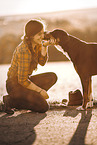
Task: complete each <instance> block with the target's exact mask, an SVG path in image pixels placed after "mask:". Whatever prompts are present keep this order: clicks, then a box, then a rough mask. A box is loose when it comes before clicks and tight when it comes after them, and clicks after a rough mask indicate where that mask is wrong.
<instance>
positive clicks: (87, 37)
mask: <svg viewBox="0 0 97 145" xmlns="http://www.w3.org/2000/svg"><path fill="white" fill-rule="evenodd" d="M95 10H96V9H95ZM86 12H87V14H86V18H85V17H84V12H83V14H82V13H74V14H72V13H70V15H69V16H68V13H67V14H65V12H64V13H62V15H60V16H59V17H56V18H55V17H54V18H53V16H52V14H51V15H50V17H47V16H43V15H42V16H41V19H42V20H43V21H44V22H45V24H46V30H48V31H52V30H53V29H55V28H60V29H63V30H65V31H67V32H68V33H69V34H71V35H74V36H76V37H78V38H80V39H82V40H84V41H87V42H97V19H96V17H95V19H94V15H93V18H92V16H90V17H89V11H86ZM91 12H92V13H93V14H95V16H96V13H95V11H90V14H91ZM71 14H72V15H71ZM80 14H82V16H81V15H80ZM56 15H57V13H56ZM75 15H76V17H74V16H75ZM87 16H88V17H87ZM36 18H37V17H36ZM88 18H89V19H88ZM29 19H33V17H32V15H30V17H29V16H24V17H23V16H21V17H20V18H18V16H17V17H15V16H14V17H13V18H11V20H10V17H4V18H3V17H2V18H0V64H5V63H10V62H11V58H12V54H13V51H14V50H15V48H16V46H17V45H18V44H19V43H20V42H21V36H22V35H23V33H24V26H25V24H26V22H27V21H28V20H29ZM48 51H49V61H64V60H66V61H67V60H68V59H67V58H66V56H64V55H63V54H62V53H61V52H59V51H57V49H55V47H54V46H50V47H49V50H48Z"/></svg>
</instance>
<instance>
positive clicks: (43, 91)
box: [40, 89, 49, 99]
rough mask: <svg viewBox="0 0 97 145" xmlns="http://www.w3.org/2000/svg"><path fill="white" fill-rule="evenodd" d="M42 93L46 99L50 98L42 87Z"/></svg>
mask: <svg viewBox="0 0 97 145" xmlns="http://www.w3.org/2000/svg"><path fill="white" fill-rule="evenodd" d="M40 95H41V96H43V97H44V99H48V98H49V96H48V94H47V92H46V91H45V90H44V89H41V91H40Z"/></svg>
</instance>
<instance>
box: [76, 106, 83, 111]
mask: <svg viewBox="0 0 97 145" xmlns="http://www.w3.org/2000/svg"><path fill="white" fill-rule="evenodd" d="M76 109H77V110H79V111H83V110H85V109H84V108H83V107H82V106H79V107H77V108H76Z"/></svg>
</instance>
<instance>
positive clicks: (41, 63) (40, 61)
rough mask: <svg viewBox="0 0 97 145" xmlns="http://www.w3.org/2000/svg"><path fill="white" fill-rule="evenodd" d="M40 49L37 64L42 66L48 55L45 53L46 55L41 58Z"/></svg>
mask: <svg viewBox="0 0 97 145" xmlns="http://www.w3.org/2000/svg"><path fill="white" fill-rule="evenodd" d="M41 48H42V47H41ZM41 48H40V51H39V58H38V62H39V64H40V65H42V66H44V65H45V63H46V62H47V60H48V54H47V53H46V55H45V56H43V55H42V54H41Z"/></svg>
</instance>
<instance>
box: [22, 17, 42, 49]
mask: <svg viewBox="0 0 97 145" xmlns="http://www.w3.org/2000/svg"><path fill="white" fill-rule="evenodd" d="M43 28H44V26H43V23H42V22H40V21H38V20H30V21H29V22H28V23H27V24H26V26H25V35H24V42H26V43H27V45H28V48H29V49H30V50H31V49H32V43H31V40H32V38H33V37H34V35H36V34H37V33H39V32H40V31H41V30H42V29H43Z"/></svg>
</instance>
